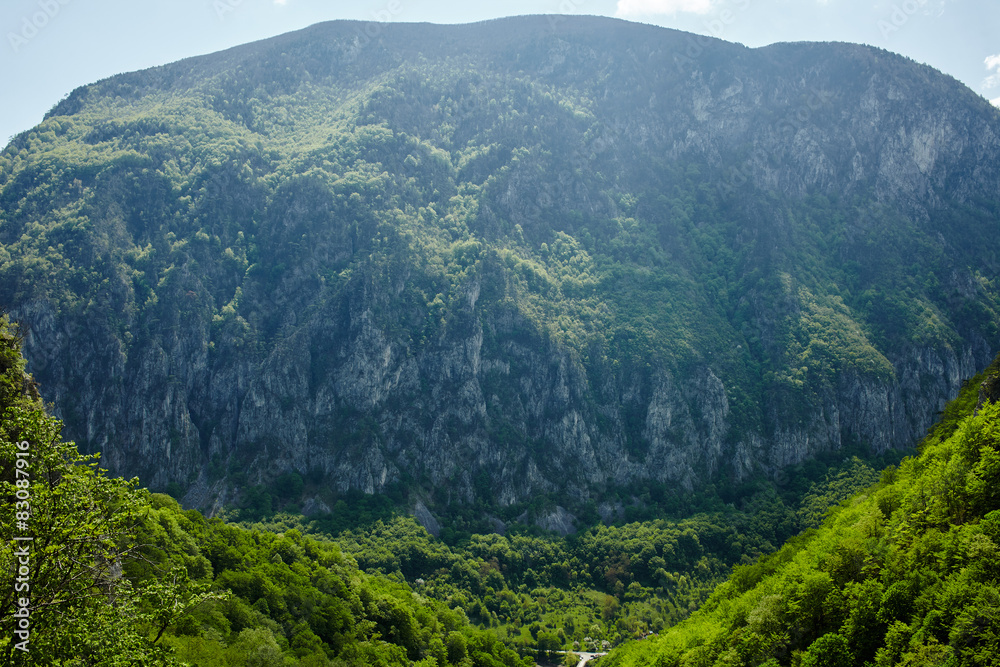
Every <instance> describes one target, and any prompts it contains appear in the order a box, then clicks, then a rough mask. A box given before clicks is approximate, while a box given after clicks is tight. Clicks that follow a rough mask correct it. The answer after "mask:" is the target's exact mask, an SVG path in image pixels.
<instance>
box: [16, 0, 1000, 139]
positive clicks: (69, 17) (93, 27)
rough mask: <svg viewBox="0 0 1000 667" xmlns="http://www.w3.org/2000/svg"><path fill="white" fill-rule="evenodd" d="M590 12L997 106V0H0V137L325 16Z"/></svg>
mask: <svg viewBox="0 0 1000 667" xmlns="http://www.w3.org/2000/svg"><path fill="white" fill-rule="evenodd" d="M517 14H599V15H603V16H617V17H619V18H623V19H628V20H632V21H642V22H645V23H655V24H657V25H662V26H667V27H671V28H677V29H680V30H688V31H691V32H696V33H700V34H706V35H714V36H716V37H720V38H722V39H725V40H729V41H733V42H742V43H743V44H746V45H747V46H763V45H765V44H771V43H773V42H784V41H800V40H811V41H816V40H821V41H846V42H860V43H864V44H872V45H875V46H880V47H882V48H885V49H889V50H890V51H895V52H897V53H901V54H904V55H906V56H909V57H911V58H913V59H914V60H917V61H919V62H924V63H927V64H929V65H931V66H933V67H936V68H937V69H939V70H941V71H943V72H945V73H947V74H950V75H952V76H954V77H955V78H957V79H959V80H960V81H962V82H964V83H965V84H966V85H968V86H969V87H970V88H972V89H973V90H975V91H976V92H978V93H980V94H981V95H983V96H984V97H986V98H987V99H992V100H994V103H995V104H997V105H998V106H1000V1H998V0H513V1H509V2H504V3H499V2H482V3H467V2H456V1H454V0H354V1H352V2H342V1H330V0H169V1H168V0H129V1H126V0H0V34H2V43H0V90H2V91H3V96H2V98H0V144H3V145H6V143H7V142H8V141H9V139H10V137H12V136H13V135H14V134H16V133H18V132H20V131H22V130H26V129H29V128H30V127H32V126H34V125H35V124H37V123H38V122H39V121H40V120H41V119H42V116H43V115H44V114H45V112H46V111H47V110H48V109H50V108H51V107H52V106H53V105H54V104H55V103H56V102H58V101H59V100H60V99H61V98H62V97H63V96H64V95H66V94H67V93H69V92H70V91H71V90H72V89H74V88H76V87H77V86H81V85H84V84H87V83H91V82H93V81H96V80H98V79H102V78H104V77H107V76H110V75H112V74H117V73H119V72H127V71H132V70H137V69H143V68H146V67H151V66H153V65H161V64H164V63H168V62H172V61H174V60H179V59H181V58H184V57H187V56H193V55H199V54H203V53H210V52H213V51H218V50H220V49H224V48H227V47H230V46H235V45H237V44H242V43H245V42H250V41H254V40H257V39H262V38H265V37H270V36H272V35H277V34H280V33H283V32H288V31H289V30H296V29H298V28H304V27H306V26H308V25H311V24H313V23H317V22H319V21H327V20H331V19H359V20H365V21H375V20H391V21H406V22H415V21H430V22H434V23H469V22H473V21H481V20H484V19H490V18H497V17H500V16H512V15H517Z"/></svg>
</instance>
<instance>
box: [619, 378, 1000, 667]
mask: <svg viewBox="0 0 1000 667" xmlns="http://www.w3.org/2000/svg"><path fill="white" fill-rule="evenodd" d="M998 386H1000V358H998V359H997V361H995V362H994V363H993V365H992V366H991V367H990V368H989V369H988V371H987V373H986V374H985V377H980V378H977V380H976V381H975V382H973V383H970V384H969V385H968V386H967V387H966V388H965V389H964V390H963V394H962V396H961V397H960V398H959V400H957V401H956V402H954V403H953V404H952V405H951V406H950V407H949V409H948V410H946V411H945V414H944V417H943V419H942V421H941V422H940V423H939V424H938V425H937V426H936V427H935V428H934V430H933V431H932V433H931V434H930V435H929V436H928V438H927V439H926V440H925V442H924V443H923V446H922V451H921V453H920V455H919V456H917V457H913V458H908V459H906V460H904V461H903V463H902V465H900V467H899V469H898V470H896V469H893V468H890V469H887V470H886V471H885V472H884V473H883V474H882V480H881V482H880V483H879V484H877V485H875V486H873V487H872V488H871V489H869V490H868V491H867V492H863V493H861V494H859V495H857V496H855V497H854V498H852V499H851V500H850V501H849V502H846V503H844V505H843V506H842V507H841V508H840V509H839V510H838V511H836V512H835V513H834V514H833V516H831V517H830V518H829V519H828V520H827V522H826V523H825V524H824V525H823V527H822V528H820V529H819V530H818V531H809V532H807V533H805V534H803V535H802V536H800V537H799V538H797V539H795V540H793V541H791V542H790V543H789V544H787V545H786V546H785V547H783V548H782V549H781V550H780V551H779V552H778V553H776V554H774V555H772V556H770V557H768V558H765V559H763V560H762V561H761V562H759V563H757V564H755V565H749V566H743V567H738V568H736V570H735V571H734V573H733V575H732V577H730V579H729V581H728V582H726V583H725V584H723V585H722V586H720V587H719V588H718V589H716V591H715V593H714V594H713V596H712V598H711V599H710V600H709V601H708V603H706V605H705V606H704V607H703V608H702V611H700V612H698V613H697V614H695V615H694V616H693V617H692V618H691V619H689V620H688V621H686V622H685V623H682V624H681V625H679V626H677V627H675V628H672V629H671V630H670V631H668V632H666V633H664V634H663V635H662V636H660V637H658V638H656V639H652V640H646V641H642V642H635V643H632V644H630V645H627V646H625V647H623V648H622V649H621V650H619V651H616V652H614V653H613V654H612V655H611V656H609V657H608V658H607V659H606V660H602V661H601V665H602V667H615V666H619V665H621V666H625V665H651V664H656V665H664V666H668V665H722V664H726V665H733V664H735V665H788V664H801V665H804V666H806V667H812V666H819V665H837V666H839V665H844V666H845V667H848V666H850V665H878V666H880V667H881V666H883V665H884V666H888V665H954V666H955V667H959V666H961V665H994V664H996V662H997V655H998V652H1000V568H998V560H997V549H998V547H997V544H998V543H1000V494H998V491H997V489H998V483H1000V453H998V451H997V450H998V448H1000V402H998V401H1000V391H997V387H998ZM977 399H978V400H977Z"/></svg>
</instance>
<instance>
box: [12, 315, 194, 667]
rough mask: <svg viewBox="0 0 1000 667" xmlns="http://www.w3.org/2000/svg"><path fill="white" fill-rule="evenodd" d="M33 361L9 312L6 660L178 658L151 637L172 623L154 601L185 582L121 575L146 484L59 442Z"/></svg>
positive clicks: (88, 661)
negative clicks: (32, 372)
mask: <svg viewBox="0 0 1000 667" xmlns="http://www.w3.org/2000/svg"><path fill="white" fill-rule="evenodd" d="M24 365H25V362H24V359H23V357H22V356H21V351H20V339H19V336H18V334H17V331H16V329H15V327H14V326H13V325H12V324H11V323H10V322H9V320H8V319H7V317H6V316H3V317H2V318H0V498H2V502H0V542H2V545H0V624H2V628H3V630H2V631H0V657H2V661H3V663H4V664H8V665H50V664H63V665H108V666H112V665H137V664H144V665H158V664H170V663H171V661H170V659H169V657H168V656H167V654H166V651H164V650H163V649H161V648H160V647H158V646H157V645H156V644H155V643H154V641H153V640H152V639H151V638H150V629H151V628H153V627H155V624H158V623H159V624H162V622H163V621H164V610H163V609H162V608H160V609H156V608H155V607H154V605H151V604H150V602H154V603H155V604H157V605H159V604H162V603H163V602H164V601H165V600H166V599H168V598H170V599H171V600H172V601H174V602H177V595H176V593H177V590H178V583H177V582H176V581H174V580H171V581H170V583H169V584H166V585H165V584H163V583H159V582H157V583H156V584H155V585H153V584H151V585H149V586H145V587H136V586H134V585H133V584H132V583H131V582H129V581H128V580H127V579H126V578H124V577H123V576H122V565H123V562H124V561H126V560H127V559H129V558H130V557H133V556H134V554H135V553H136V549H137V545H136V542H135V527H136V524H137V522H138V520H139V516H140V512H141V510H142V508H143V506H144V503H143V496H142V494H141V491H140V490H139V489H137V488H136V481H135V480H122V479H114V478H110V477H107V476H105V475H104V474H103V471H101V470H100V469H99V468H98V467H97V456H87V455H82V454H80V453H79V452H78V451H77V449H76V446H75V445H74V444H73V443H71V442H63V441H62V440H61V439H60V431H61V426H62V425H61V423H60V422H59V421H58V420H56V419H54V418H52V417H50V416H49V415H47V414H46V412H45V409H44V406H43V405H42V402H41V399H40V397H39V394H38V391H37V389H36V388H35V385H34V382H33V381H32V379H31V378H30V377H29V376H28V375H26V374H25V372H24ZM165 586H166V588H167V589H170V590H166V589H165V588H164V587H165ZM189 602H190V599H189V598H185V599H182V600H180V604H181V605H186V604H188V603H189ZM153 634H155V633H153Z"/></svg>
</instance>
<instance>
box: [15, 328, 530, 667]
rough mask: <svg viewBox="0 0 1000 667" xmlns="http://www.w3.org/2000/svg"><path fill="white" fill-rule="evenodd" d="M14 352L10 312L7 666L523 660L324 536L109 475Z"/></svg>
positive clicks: (426, 665)
mask: <svg viewBox="0 0 1000 667" xmlns="http://www.w3.org/2000/svg"><path fill="white" fill-rule="evenodd" d="M19 344H20V341H19V338H18V335H17V331H16V330H15V328H14V327H13V326H11V325H10V323H9V322H8V321H7V319H6V318H5V317H4V318H0V498H2V500H3V503H2V504H3V507H4V511H3V512H2V514H0V537H2V538H3V539H2V547H0V584H2V590H3V593H2V594H0V623H2V624H3V627H4V632H3V633H2V634H0V656H3V660H4V664H7V665H11V666H15V665H16V666H21V665H24V666H33V665H38V666H43V665H44V666H49V665H67V666H69V665H74V666H76V665H93V666H101V667H135V666H136V665H143V666H153V665H164V666H169V665H182V664H183V665H219V666H229V665H233V666H235V665H240V666H241V667H243V666H251V667H252V666H263V665H285V666H287V667H295V666H298V665H302V666H303V667H305V666H309V667H324V666H331V667H332V666H333V665H337V666H344V665H351V666H357V667H362V666H364V667H371V666H381V667H390V666H399V667H410V666H411V665H413V664H414V663H416V664H418V665H420V666H421V667H445V666H446V665H463V666H465V667H468V666H470V665H473V666H475V667H498V666H500V665H503V666H504V667H527V664H528V663H526V662H525V661H524V660H522V659H521V658H520V657H519V656H518V655H517V654H516V653H514V652H513V651H512V650H510V649H509V648H506V647H505V646H503V645H502V644H501V643H500V642H499V641H498V639H497V638H496V637H495V636H493V635H491V634H489V633H487V632H483V631H481V630H477V629H474V628H473V627H471V626H470V624H469V622H468V619H467V618H466V617H465V615H464V614H463V613H462V612H461V610H454V609H451V608H449V607H448V606H446V605H445V604H444V603H443V602H439V601H434V600H428V599H425V598H423V597H422V596H420V595H419V594H418V593H416V592H414V591H413V590H412V589H411V588H410V587H409V586H407V585H406V584H405V583H402V582H399V581H390V580H388V579H386V578H385V577H377V576H376V577H371V576H368V575H366V574H363V573H362V572H360V571H359V570H358V567H357V564H356V562H355V561H354V560H353V559H352V558H350V557H345V556H344V555H343V554H342V552H341V551H340V549H339V548H338V547H337V546H336V545H335V544H331V543H330V542H329V541H328V540H327V541H316V540H315V539H312V538H309V537H303V536H302V535H301V534H300V533H298V532H296V531H287V532H285V533H284V534H282V535H275V534H273V533H267V532H259V531H249V530H243V529H240V528H238V527H235V526H230V525H227V524H225V523H223V522H221V521H219V520H212V521H209V520H207V519H205V517H203V516H202V515H201V514H199V513H198V512H197V511H195V510H188V511H186V512H185V511H182V510H181V508H180V506H179V505H178V504H177V502H176V501H175V500H173V499H171V498H169V497H167V496H163V495H158V494H150V493H148V492H147V491H146V490H144V489H140V488H137V486H136V483H135V480H132V481H126V480H121V479H114V478H110V477H108V476H107V475H106V474H105V471H102V470H99V469H98V468H97V462H96V461H95V460H94V457H91V456H86V455H81V454H79V453H78V452H77V450H76V448H75V446H74V445H73V443H67V442H63V441H62V440H61V439H60V424H59V422H58V421H57V420H55V419H53V418H52V417H51V416H49V415H47V414H46V413H45V410H44V408H43V406H42V404H41V401H40V399H39V395H38V391H37V388H36V386H35V385H34V383H33V381H32V380H31V378H30V376H27V375H25V373H24V359H23V358H22V357H21V356H20V349H19ZM70 619H71V622H70ZM15 624H16V625H15ZM14 629H17V632H13V630H14Z"/></svg>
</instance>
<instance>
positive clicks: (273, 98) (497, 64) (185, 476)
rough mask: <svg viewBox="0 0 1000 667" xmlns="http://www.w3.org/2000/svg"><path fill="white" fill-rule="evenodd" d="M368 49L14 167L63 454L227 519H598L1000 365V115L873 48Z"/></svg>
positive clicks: (549, 29) (17, 284)
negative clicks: (540, 515)
mask: <svg viewBox="0 0 1000 667" xmlns="http://www.w3.org/2000/svg"><path fill="white" fill-rule="evenodd" d="M366 30H368V32H369V33H370V32H372V31H373V30H372V28H371V26H366V25H365V24H359V23H351V22H335V23H328V24H320V25H317V26H313V27H312V28H309V29H306V30H303V31H300V32H297V33H291V34H288V35H284V36H281V37H278V38H274V39H271V40H266V41H263V42H258V43H255V44H250V45H247V46H243V47H239V48H236V49H231V50H229V51H226V52H223V53H219V54H214V55H210V56H204V57H201V58H195V59H191V60H185V61H181V62H179V63H175V64H172V65H167V66H164V67H160V68H155V69H151V70H147V71H143V72H137V73H132V74H124V75H120V76H116V77H112V78H110V79H107V80H105V81H101V82H98V83H96V84H93V85H91V86H87V87H84V88H81V89H78V90H76V91H74V92H73V93H72V94H71V95H70V96H69V97H68V98H67V99H66V100H64V101H62V102H61V103H60V104H58V105H57V106H56V107H55V108H54V109H53V110H52V112H51V113H50V114H49V115H48V117H47V118H46V120H45V121H44V122H43V123H42V124H41V125H39V126H38V127H37V128H36V129H34V130H32V131H30V132H27V133H25V134H23V135H20V136H19V137H17V138H16V139H15V140H14V141H13V142H12V143H11V145H10V146H8V147H7V148H6V149H5V150H4V152H3V154H2V157H0V216H2V217H0V244H2V247H0V304H3V305H4V306H5V307H7V308H8V309H10V311H11V313H12V315H14V316H15V317H17V318H18V319H20V320H22V321H24V322H25V323H26V324H27V326H28V327H29V334H28V337H27V341H26V343H27V345H26V353H27V356H28V358H29V360H30V363H31V368H32V370H33V371H34V372H35V374H36V375H37V377H38V378H39V380H40V381H41V383H42V385H43V386H44V387H45V388H46V391H47V392H48V394H49V395H51V396H53V397H54V398H55V401H56V410H57V412H58V414H59V415H60V416H61V417H62V418H63V419H65V421H66V425H67V429H68V432H69V433H70V434H71V435H72V436H73V437H74V438H76V439H77V441H78V442H80V443H81V446H83V447H85V448H87V449H88V450H90V451H96V450H100V451H102V452H103V453H104V461H105V463H106V464H107V465H108V466H109V468H110V469H111V470H112V471H114V472H117V473H122V474H138V475H139V476H140V478H141V479H142V480H143V481H144V483H146V484H149V485H151V486H152V487H154V488H161V489H162V488H166V487H167V486H168V485H170V484H176V485H180V486H181V487H182V488H183V489H185V490H188V491H189V493H188V495H187V497H186V500H187V502H188V503H191V504H194V505H197V506H200V507H205V508H208V507H211V506H213V504H217V503H223V502H227V501H230V500H232V499H233V493H232V492H233V490H235V489H239V488H243V487H246V486H247V485H252V484H256V483H262V482H267V481H268V480H270V479H272V478H273V476H274V475H277V474H280V473H294V474H297V475H299V476H301V477H302V478H304V480H305V494H306V495H307V496H310V497H311V496H315V495H318V496H319V500H321V501H325V502H327V503H330V502H332V500H333V496H335V494H336V493H340V492H344V491H346V490H348V489H360V490H363V491H367V492H380V491H394V490H413V491H416V493H417V495H420V496H422V497H424V499H425V500H426V501H427V502H428V503H430V504H431V505H432V506H434V505H435V504H436V505H437V506H438V507H441V506H443V505H445V504H448V503H454V502H463V503H466V502H471V501H474V500H475V501H482V502H485V503H486V504H491V505H510V504H512V503H518V502H521V501H524V500H525V499H527V498H530V497H534V496H537V495H539V494H548V495H549V497H551V498H552V499H553V500H554V501H555V502H558V503H561V504H563V505H567V506H571V507H572V506H574V505H576V504H579V503H582V502H584V501H586V500H588V499H594V498H598V499H599V498H600V496H601V494H602V493H604V492H605V491H607V490H609V489H613V488H615V487H630V488H633V489H634V488H638V487H637V486H636V485H640V486H641V485H643V484H661V485H662V484H667V485H669V486H671V487H673V488H688V489H691V488H695V487H696V486H699V485H701V484H703V483H704V482H705V481H706V480H709V479H712V478H714V477H717V476H724V477H732V478H743V477H745V476H747V475H751V474H755V473H759V472H764V473H771V472H773V471H775V470H776V469H778V468H780V467H782V466H785V465H788V464H792V463H796V462H799V461H802V460H804V459H806V458H808V457H810V456H812V455H813V454H815V453H816V452H820V451H826V450H833V449H837V448H840V447H843V446H845V445H857V446H862V447H865V448H868V449H869V450H870V451H873V452H880V451H884V450H885V449H887V448H891V447H900V446H908V445H909V444H910V443H912V442H914V441H916V439H917V438H918V437H919V436H920V435H921V434H922V433H923V432H924V430H925V429H926V427H927V426H928V425H929V423H930V420H931V419H932V417H933V414H934V412H935V411H936V410H938V409H940V407H941V406H942V405H943V403H944V401H945V400H946V399H947V398H949V397H951V396H954V394H955V392H956V391H957V389H958V387H959V383H960V378H962V377H968V376H970V375H972V374H973V373H974V372H976V371H977V370H979V369H980V368H982V367H984V366H985V365H986V364H987V363H988V362H989V360H990V359H991V358H992V357H993V355H994V354H995V353H996V351H997V350H998V349H1000V333H998V328H997V323H998V321H1000V319H998V312H1000V306H998V303H1000V301H998V283H997V275H998V267H1000V261H998V260H1000V203H998V196H997V183H998V182H1000V113H998V111H997V110H996V109H993V108H992V107H991V106H990V105H989V104H988V103H987V102H986V101H985V100H982V99H980V98H979V97H977V96H976V95H974V94H973V93H972V92H971V91H969V90H968V89H966V88H964V87H963V86H961V85H960V84H958V83H957V82H955V81H954V80H952V79H950V78H948V77H945V76H943V75H941V74H940V73H938V72H935V71H933V70H931V69H929V68H927V67H924V66H920V65H917V64H915V63H913V62H910V61H907V60H905V59H903V58H901V57H898V56H895V55H892V54H890V53H886V52H883V51H879V50H876V49H871V48H867V47H861V46H854V45H847V44H779V45H774V46H770V47H766V48H762V49H754V50H751V49H746V48H744V47H742V46H739V45H734V44H728V43H725V42H721V41H718V40H710V39H706V38H696V37H693V36H691V35H686V34H684V33H679V32H675V31H670V30H665V29H660V28H655V27H650V26H641V25H635V24H630V23H625V22H621V21H615V20H611V19H598V18H583V17H580V18H555V17H522V18H517V19H508V20H503V21H493V22H488V23H483V24H475V25H466V26H433V25H405V24H397V25H381V26H379V27H378V30H377V31H376V32H377V35H375V37H374V38H373V37H372V36H370V35H369V34H368V33H366Z"/></svg>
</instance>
